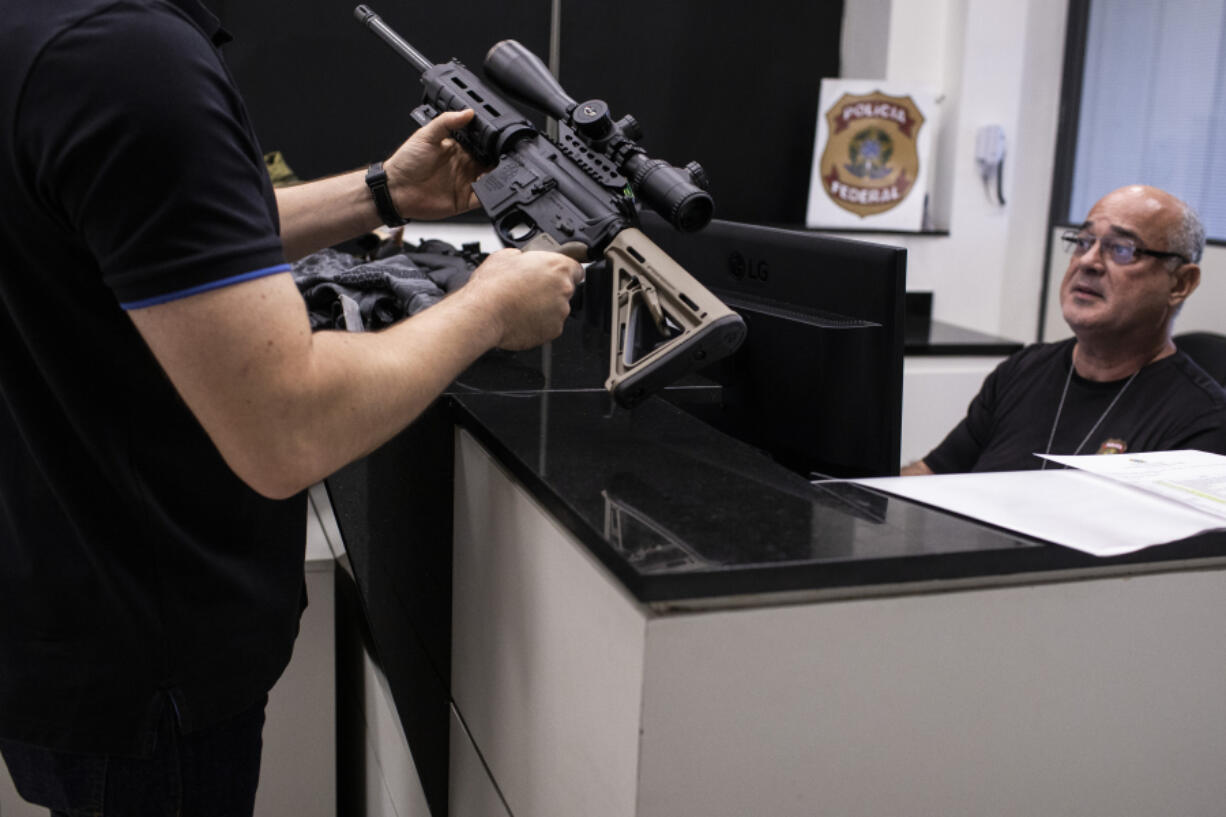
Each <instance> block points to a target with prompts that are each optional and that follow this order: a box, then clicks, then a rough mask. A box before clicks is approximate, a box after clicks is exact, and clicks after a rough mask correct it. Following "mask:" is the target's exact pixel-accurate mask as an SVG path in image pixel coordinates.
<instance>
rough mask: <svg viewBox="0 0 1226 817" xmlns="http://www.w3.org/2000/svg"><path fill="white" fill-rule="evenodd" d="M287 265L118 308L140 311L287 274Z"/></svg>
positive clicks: (211, 282)
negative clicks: (270, 276) (223, 288)
mask: <svg viewBox="0 0 1226 817" xmlns="http://www.w3.org/2000/svg"><path fill="white" fill-rule="evenodd" d="M289 270H290V265H289V264H277V265H276V266H275V267H264V268H263V269H257V270H252V271H251V272H244V273H243V274H242V275H233V276H231V277H229V278H221V279H218V280H216V281H209V282H208V283H207V284H200V285H199V286H194V287H190V288H188V289H181V290H179V291H177V292H167V293H166V294H164V295H154V296H153V297H152V298H145V299H143V300H140V301H128V302H126V303H125V302H122V301H121V302H120V304H119V306H120V307H122V308H123V309H141V308H142V307H146V306H156V305H157V304H164V303H166V302H168V301H177V300H178V299H180V298H186V297H187V296H188V295H198V294H199V293H201V292H208V291H209V290H212V289H221V288H222V287H228V286H230V285H231V284H241V283H242V282H243V281H251V280H254V279H256V278H263V277H264V276H266V275H273V274H275V273H278V272H289Z"/></svg>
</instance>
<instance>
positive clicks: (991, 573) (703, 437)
mask: <svg viewBox="0 0 1226 817" xmlns="http://www.w3.org/2000/svg"><path fill="white" fill-rule="evenodd" d="M946 337H949V336H946ZM606 355H607V350H606V348H605V346H604V341H601V340H599V335H594V336H593V335H591V334H588V333H586V332H582V331H580V330H579V328H578V326H571V327H568V330H567V333H566V334H565V335H564V336H563V338H562V339H560V340H559V341H555V342H554V343H553V344H551V348H550V350H549V351H548V352H544V353H543V352H542V351H540V350H537V351H533V352H528V353H519V354H514V355H509V354H495V355H491V356H487V358H485V359H483V360H482V361H481V362H479V363H478V365H476V366H474V367H473V369H470V370H469V372H466V373H465V374H464V375H463V376H461V378H459V380H458V381H457V384H456V385H455V386H454V387H453V388H452V389H450V390H449V392H448V397H447V400H448V401H449V406H450V411H451V412H452V414H453V418H454V420H455V422H456V423H457V424H459V425H460V426H462V427H463V428H465V429H466V430H468V431H469V432H471V433H472V434H473V436H474V437H476V438H477V439H478V440H479V441H480V442H481V443H482V444H483V445H484V446H485V447H486V448H488V449H489V450H490V451H491V452H492V453H493V454H494V455H495V456H496V457H497V458H498V459H499V461H500V462H502V464H503V465H504V466H505V467H507V468H508V469H509V470H510V471H511V472H512V473H513V474H514V475H515V476H516V477H517V478H518V479H519V480H520V481H521V482H522V483H523V484H524V485H526V486H527V487H528V489H529V490H530V491H531V492H532V493H533V495H534V496H535V497H536V498H537V499H538V501H540V502H541V503H542V504H543V505H544V506H545V507H546V508H548V509H549V511H550V512H551V513H552V514H553V515H554V516H556V517H557V518H558V519H559V520H561V521H562V522H563V523H564V524H565V525H566V526H567V527H568V528H569V529H570V531H571V532H572V533H573V534H574V535H575V536H576V537H577V538H578V539H579V540H580V541H581V542H583V543H584V544H585V545H586V546H587V547H588V548H589V549H590V550H591V551H592V552H593V553H594V554H595V555H596V556H597V557H598V558H599V559H600V560H601V561H602V562H603V563H604V564H605V565H606V566H607V567H608V568H609V569H610V570H611V571H612V572H613V573H614V574H615V575H616V576H617V577H618V578H619V580H620V581H621V582H622V583H623V584H625V586H626V587H627V589H628V590H630V591H631V593H633V594H634V595H635V597H637V598H638V599H639V600H640V601H643V602H649V603H659V602H665V603H672V604H676V603H682V602H685V601H687V600H690V601H697V600H700V599H709V600H711V599H715V598H720V599H724V600H726V599H727V598H728V597H735V596H755V597H756V596H759V595H762V594H770V593H779V592H791V593H796V592H800V593H807V594H811V595H815V596H816V595H829V594H831V593H838V594H840V595H846V594H848V593H852V594H854V593H856V592H864V593H870V592H881V591H882V589H883V588H885V587H887V586H888V587H889V588H891V589H892V590H893V591H902V592H905V591H906V590H905V586H906V585H912V586H913V587H918V586H920V585H925V586H927V585H930V584H931V583H933V582H945V583H949V582H958V583H972V584H973V583H975V582H977V581H978V582H984V581H989V580H990V581H992V582H999V581H1001V580H1002V578H1003V577H1008V576H1012V577H1014V579H1013V580H1015V581H1021V580H1023V578H1022V577H1023V576H1025V577H1028V579H1034V580H1042V579H1043V578H1044V577H1045V576H1046V577H1048V578H1055V577H1060V578H1067V575H1066V574H1067V572H1068V571H1070V570H1071V571H1078V572H1085V573H1087V574H1106V573H1110V572H1118V571H1120V570H1127V571H1135V570H1138V569H1155V567H1156V568H1157V569H1161V567H1162V566H1164V565H1165V566H1169V565H1172V564H1174V563H1177V562H1182V561H1186V560H1188V559H1206V558H1223V557H1226V533H1224V534H1208V535H1205V536H1202V537H1196V538H1195V539H1192V540H1188V541H1186V542H1182V543H1177V544H1174V545H1166V546H1163V547H1161V548H1151V549H1148V550H1143V551H1140V552H1138V553H1134V554H1129V555H1127V556H1122V557H1117V558H1111V559H1102V558H1097V557H1093V556H1089V555H1087V554H1084V553H1081V552H1079V551H1074V550H1071V549H1068V548H1065V547H1061V546H1058V545H1051V544H1047V543H1043V542H1040V541H1036V540H1033V539H1029V538H1026V537H1024V536H1020V535H1017V534H1013V533H1010V532H1008V531H1004V530H1000V529H997V528H993V527H991V526H988V525H984V524H982V523H980V522H977V521H972V520H968V519H965V518H961V517H957V516H955V515H952V514H950V513H947V512H945V511H941V510H937V509H932V508H928V507H924V506H922V505H919V504H917V503H914V502H911V501H909V500H904V499H899V498H895V497H890V496H887V495H884V494H881V493H879V492H877V491H874V490H870V489H868V488H865V487H863V486H860V485H857V484H854V483H849V482H839V481H825V482H817V483H812V482H810V481H809V480H808V479H807V478H805V477H804V476H801V475H799V474H796V473H793V472H791V471H789V470H787V469H785V468H783V467H781V466H779V465H778V464H776V463H775V462H774V461H772V460H771V459H770V458H768V457H767V456H766V455H765V454H763V453H761V452H760V451H758V450H757V449H754V448H751V447H750V446H747V445H744V444H742V443H741V442H739V441H737V440H735V439H732V438H731V437H728V436H726V435H724V434H722V433H720V432H718V431H716V430H714V429H713V428H711V427H710V426H708V425H706V424H705V423H702V422H700V421H698V420H696V419H694V418H693V417H691V416H690V415H688V414H687V413H685V412H684V411H682V410H681V409H679V408H677V407H675V406H674V405H672V404H671V403H670V402H668V401H667V400H665V399H662V398H660V397H654V398H651V399H649V400H648V401H646V402H645V403H643V404H641V405H640V406H638V407H636V408H635V409H632V410H626V409H623V408H620V407H616V406H615V405H614V403H613V402H612V400H611V398H610V397H609V395H608V394H607V393H606V392H605V391H604V389H603V386H602V383H603V380H604V376H605V374H606V368H607V357H606ZM545 361H548V363H547V364H546V363H545ZM543 370H547V371H549V375H548V376H546V374H545V373H544V371H543ZM546 386H547V388H546ZM678 388H687V389H694V390H698V391H699V392H702V390H704V389H706V390H708V391H709V394H710V397H711V399H712V400H717V399H718V395H719V391H718V387H716V386H713V385H711V384H709V383H706V382H704V381H703V380H702V379H701V378H695V379H691V381H689V382H686V383H683V384H681V385H679V386H678ZM1146 566H1150V567H1146ZM1028 579H1027V580H1028ZM857 588H859V590H857Z"/></svg>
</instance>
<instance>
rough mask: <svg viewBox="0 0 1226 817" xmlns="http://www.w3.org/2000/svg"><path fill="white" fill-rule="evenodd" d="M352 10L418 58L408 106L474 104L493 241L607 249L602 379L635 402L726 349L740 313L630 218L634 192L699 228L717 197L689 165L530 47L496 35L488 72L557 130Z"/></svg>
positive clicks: (479, 185) (429, 113)
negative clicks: (655, 145) (677, 163)
mask: <svg viewBox="0 0 1226 817" xmlns="http://www.w3.org/2000/svg"><path fill="white" fill-rule="evenodd" d="M354 16H355V17H356V18H357V19H358V21H359V22H361V23H362V24H363V25H365V26H366V27H367V28H369V29H370V30H371V31H372V32H374V33H375V34H376V35H378V36H379V37H380V38H381V39H382V40H383V41H384V42H386V43H387V44H388V45H390V46H391V47H392V48H393V49H394V50H395V51H396V52H397V53H399V54H400V55H401V56H402V57H404V58H405V59H406V60H408V61H409V62H410V63H412V65H413V67H414V68H415V69H416V70H417V71H418V72H419V73H420V74H421V82H422V85H423V86H424V87H425V95H424V102H423V104H421V105H420V106H418V107H417V108H415V109H414V110H413V112H412V116H413V119H414V120H415V121H416V122H417V123H418V124H419V125H425V124H426V123H427V122H429V121H430V120H432V119H433V118H434V117H435V116H437V115H438V114H439V112H441V111H461V110H465V109H467V108H472V109H473V111H474V113H475V115H474V117H473V119H472V121H471V122H470V123H469V124H468V125H467V126H466V127H465V128H464V130H463V131H461V132H458V133H456V134H455V137H456V139H457V141H459V142H460V144H462V145H463V146H464V147H465V148H466V149H467V150H469V151H470V152H472V153H473V155H474V156H476V157H477V158H478V159H479V160H480V161H482V162H483V163H485V164H487V165H490V166H491V170H490V171H489V172H488V173H486V174H485V175H484V176H482V177H481V178H480V179H478V180H477V181H476V182H475V183H474V184H473V190H474V191H475V192H476V194H477V198H478V199H479V200H480V202H481V206H482V207H483V208H484V210H485V212H486V215H488V216H489V218H490V221H491V222H492V223H493V226H494V230H495V232H497V234H498V237H499V239H500V240H501V241H502V242H503V243H505V244H507V245H508V246H512V247H518V248H520V249H527V250H535V249H545V250H553V251H557V252H565V253H566V254H568V255H571V256H572V257H574V258H577V259H579V260H583V261H594V260H597V259H598V258H600V257H603V258H605V259H607V261H608V263H609V264H610V267H611V270H612V276H611V277H612V279H613V293H612V295H613V301H612V309H613V313H614V314H613V321H612V338H611V341H610V350H609V377H608V380H606V381H605V388H607V389H608V390H609V391H610V392H611V393H612V394H613V397H614V398H615V399H616V400H617V402H618V403H619V404H620V405H622V406H632V405H634V404H635V403H638V402H639V401H641V400H643V399H644V398H646V397H647V396H648V395H650V394H652V393H653V392H655V391H657V390H658V389H660V388H662V387H664V386H666V385H668V384H669V383H672V382H673V381H675V380H676V379H677V378H679V377H682V376H683V375H685V374H688V373H689V372H691V371H693V370H694V369H696V368H699V367H701V366H705V365H707V364H708V363H711V362H713V361H715V360H718V359H720V358H722V357H725V356H727V355H729V354H731V353H732V352H734V351H735V350H736V349H737V347H738V346H740V344H741V341H742V340H744V338H745V323H744V321H742V320H741V317H740V316H739V315H737V314H736V313H735V312H733V311H732V310H730V309H729V308H728V307H727V306H726V305H725V304H724V303H723V302H721V301H720V300H719V299H718V298H716V297H715V296H714V295H712V294H711V293H710V292H709V291H708V290H707V289H706V288H705V287H704V286H702V284H700V283H699V282H698V281H696V280H695V279H694V277H693V276H691V275H690V274H689V273H688V272H686V271H685V270H684V269H682V268H681V266H680V265H678V264H677V263H676V262H675V261H673V260H672V259H671V258H670V257H669V256H668V255H667V254H666V253H665V252H664V251H663V250H661V249H660V248H659V247H657V246H656V245H655V244H654V243H652V242H651V241H650V240H649V239H648V238H647V237H646V236H645V235H643V233H642V232H640V231H639V229H638V224H639V208H640V206H641V205H640V200H641V201H642V202H645V203H646V204H648V205H649V206H650V207H651V208H652V209H653V210H655V211H656V212H657V213H659V214H660V215H661V216H663V217H664V218H665V219H667V220H668V221H669V223H671V224H672V225H673V226H674V227H675V228H677V229H678V230H681V231H684V232H692V231H695V230H700V229H702V228H703V227H705V226H706V225H707V223H708V222H710V220H711V216H712V213H713V211H714V205H713V203H712V201H711V196H710V195H709V194H708V193H707V192H706V190H705V187H706V176H705V174H704V173H703V171H702V168H701V167H699V166H698V165H697V164H696V163H693V162H691V163H690V164H689V165H687V166H686V167H685V168H678V167H674V166H672V165H670V164H668V163H667V162H664V161H661V160H659V159H652V158H649V157H648V156H647V153H646V151H645V150H644V149H643V148H642V147H641V146H640V145H638V144H637V142H636V141H635V140H636V139H638V138H639V136H640V132H639V127H638V123H637V122H636V121H635V120H634V118H633V117H631V116H625V117H622V118H621V119H619V120H618V121H616V122H615V121H613V118H612V116H611V115H610V114H609V108H608V105H606V104H605V103H604V102H603V101H602V100H599V99H591V100H588V101H586V102H575V100H574V99H572V98H571V97H570V96H568V95H567V93H566V92H565V91H564V90H563V89H562V86H561V85H560V84H559V83H558V81H557V80H556V79H555V78H554V76H553V75H552V74H550V73H549V69H548V68H546V67H545V65H544V63H542V62H541V61H540V59H539V58H537V57H536V55H534V54H533V53H532V52H530V51H528V49H526V48H524V46H523V45H521V44H520V43H518V42H516V41H515V40H503V41H502V42H499V43H497V44H496V45H495V46H494V47H493V48H491V49H490V51H489V53H488V54H487V55H486V57H485V73H486V74H487V76H488V77H489V79H490V80H491V82H492V83H494V84H495V85H496V86H497V87H498V88H499V89H501V90H502V91H504V92H505V93H506V94H507V95H509V96H512V97H514V98H515V99H518V100H520V101H522V102H524V103H526V104H528V105H531V106H532V107H534V108H536V109H537V110H540V111H542V112H544V113H545V114H547V115H548V116H550V117H552V118H553V119H555V120H557V122H558V139H557V141H554V140H552V139H550V138H549V137H548V136H546V135H545V134H543V133H541V132H540V131H539V130H537V128H536V127H535V126H534V125H533V124H532V123H531V122H529V121H528V120H527V119H525V118H524V117H523V116H522V115H521V114H520V113H519V111H517V110H516V109H515V107H514V106H513V105H511V103H509V102H507V101H506V100H505V99H504V98H503V97H502V96H501V95H500V94H499V93H498V92H497V91H496V90H495V89H494V88H491V87H490V85H489V84H487V83H485V82H483V81H482V80H481V79H480V78H478V77H477V76H476V75H475V74H474V73H472V72H471V71H469V70H468V69H467V68H466V67H465V66H464V65H463V64H462V63H461V62H459V61H458V60H451V61H450V62H446V63H440V64H435V63H432V62H430V61H429V60H428V59H426V58H425V57H424V56H422V54H421V52H419V51H417V49H415V48H413V46H411V45H409V44H408V43H407V42H406V41H405V40H404V39H403V38H402V37H400V35H399V34H397V33H396V32H395V31H394V30H392V29H391V28H390V27H389V26H388V25H387V24H386V23H384V22H383V20H382V19H381V18H380V17H379V15H377V14H375V13H374V12H373V11H371V10H370V9H369V8H368V7H367V6H364V5H361V6H358V7H357V8H355V9H354Z"/></svg>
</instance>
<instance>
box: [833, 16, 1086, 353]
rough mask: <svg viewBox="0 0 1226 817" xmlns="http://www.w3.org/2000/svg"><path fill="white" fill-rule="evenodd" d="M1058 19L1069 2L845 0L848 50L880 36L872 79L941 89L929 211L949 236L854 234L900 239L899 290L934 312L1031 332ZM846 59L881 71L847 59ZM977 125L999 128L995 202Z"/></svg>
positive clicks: (1052, 123)
mask: <svg viewBox="0 0 1226 817" xmlns="http://www.w3.org/2000/svg"><path fill="white" fill-rule="evenodd" d="M887 11H888V14H889V17H888V19H885V20H881V19H878V20H877V22H876V24H874V23H873V20H872V19H871V18H873V17H877V18H880V16H881V15H882V13H883V12H887ZM1066 16H1067V0H1016V2H1006V0H889V2H882V0H848V3H847V5H846V7H845V19H844V29H843V43H842V49H843V51H844V52H845V53H847V54H851V55H856V54H863V53H868V52H869V51H870V50H873V49H876V50H878V51H880V50H881V48H882V43H881V42H880V40H879V39H878V40H873V39H872V38H873V36H874V35H876V36H878V37H879V36H880V34H881V32H888V38H887V42H886V44H885V53H886V59H885V64H884V75H883V76H882V77H880V78H881V79H887V80H889V81H891V82H901V81H914V82H916V83H919V84H931V85H936V86H937V87H940V88H942V89H943V90H944V91H945V92H946V94H947V96H946V101H945V103H944V105H943V114H942V117H943V125H942V132H941V134H940V137H939V140H938V148H937V160H936V161H937V175H938V177H939V178H940V181H939V183H938V184H937V187H936V188H935V190H934V191H933V199H934V201H933V211H934V214H935V216H936V224H937V226H945V227H947V228H948V231H949V235H948V236H931V235H890V234H868V235H865V234H863V233H858V234H855V235H853V236H852V237H858V238H867V239H869V240H874V241H881V242H883V243H890V244H898V245H901V246H905V247H907V251H908V267H907V288H908V289H911V290H932V291H933V293H934V296H933V317H934V318H936V319H938V320H943V321H947V322H949V323H954V324H958V325H960V326H965V327H968V328H971V329H978V330H980V331H984V332H988V333H991V334H997V335H1002V336H1004V337H1008V338H1012V339H1015V340H1020V341H1032V340H1035V339H1036V331H1037V326H1038V315H1039V309H1040V303H1039V300H1040V289H1041V286H1042V281H1043V275H1044V248H1045V236H1046V232H1047V213H1048V206H1049V198H1050V188H1051V179H1052V172H1053V162H1054V156H1055V141H1056V126H1057V115H1058V106H1059V98H1060V83H1061V76H1062V72H1063V60H1064V28H1065V18H1066ZM844 65H845V66H847V67H848V68H854V69H859V70H873V69H874V68H875V67H881V66H880V64H879V63H877V64H874V63H873V62H872V61H870V60H865V59H855V58H853V59H845V60H844ZM850 78H856V77H850ZM867 78H869V79H875V78H878V77H867ZM986 124H999V125H1001V126H1002V127H1003V128H1004V130H1005V134H1006V139H1007V154H1006V157H1005V167H1004V184H1003V189H1004V197H1005V200H1006V204H1005V205H1004V206H1003V207H1002V206H1000V205H999V204H995V203H993V202H992V201H989V199H988V197H987V195H986V194H985V192H984V189H983V186H982V182H981V181H980V178H979V175H978V172H977V169H976V167H975V161H974V153H973V151H974V141H975V131H976V129H977V128H979V127H980V126H981V125H986Z"/></svg>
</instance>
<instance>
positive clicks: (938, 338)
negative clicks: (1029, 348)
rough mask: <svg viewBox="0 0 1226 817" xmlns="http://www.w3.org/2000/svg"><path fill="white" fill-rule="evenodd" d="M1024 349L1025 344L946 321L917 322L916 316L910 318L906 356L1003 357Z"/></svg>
mask: <svg viewBox="0 0 1226 817" xmlns="http://www.w3.org/2000/svg"><path fill="white" fill-rule="evenodd" d="M1021 348H1022V344H1021V343H1019V342H1017V341H1015V340H1009V339H1008V338H1002V337H997V336H996V335H989V334H986V333H984V332H979V331H977V330H975V329H967V328H965V327H962V326H955V325H953V324H952V323H945V322H944V321H933V320H924V319H916V318H914V317H912V316H908V317H907V325H906V332H905V333H904V335H903V352H904V354H906V355H908V356H912V357H928V356H942V357H951V356H954V355H967V356H992V357H999V356H1005V355H1011V354H1013V353H1014V352H1016V351H1018V350H1019V349H1021Z"/></svg>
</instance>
